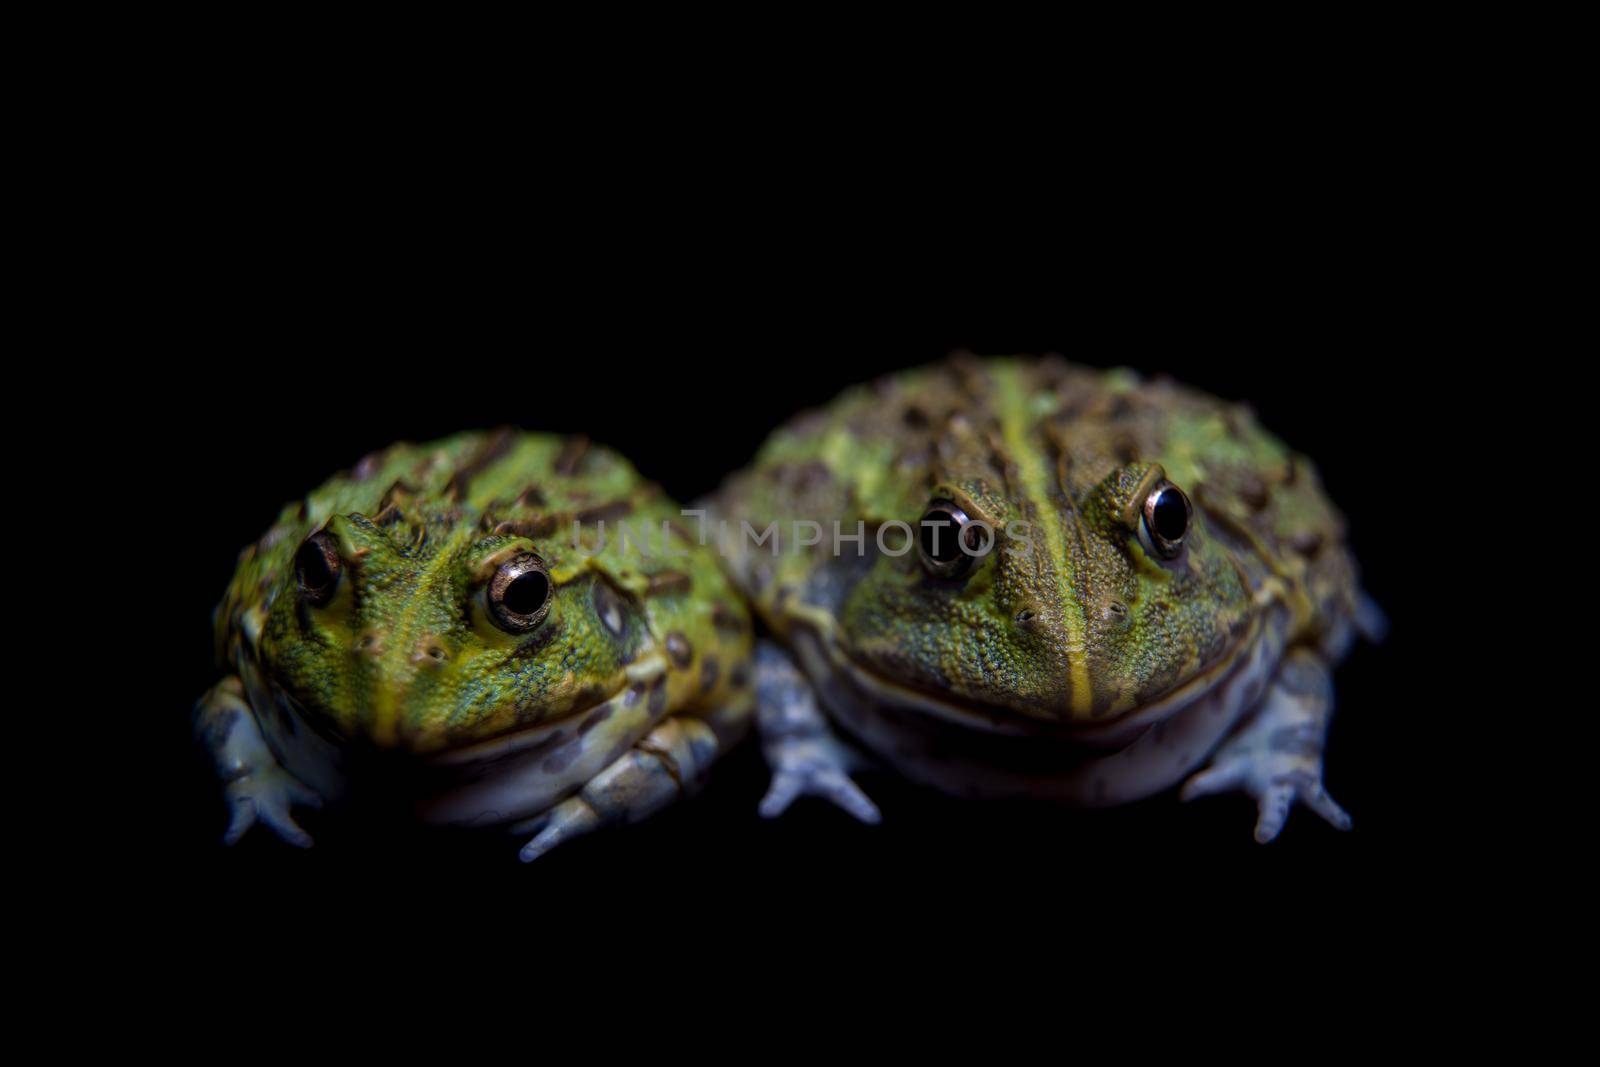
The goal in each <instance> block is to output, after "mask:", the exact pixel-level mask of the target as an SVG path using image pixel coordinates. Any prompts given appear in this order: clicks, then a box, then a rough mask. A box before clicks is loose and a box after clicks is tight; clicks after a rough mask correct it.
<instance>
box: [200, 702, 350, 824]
mask: <svg viewBox="0 0 1600 1067" xmlns="http://www.w3.org/2000/svg"><path fill="white" fill-rule="evenodd" d="M194 729H195V735H196V737H197V738H198V739H199V740H200V742H201V744H203V745H204V746H205V748H206V750H207V751H208V752H209V753H210V754H211V759H212V762H213V764H214V766H215V767H216V771H217V777H218V778H220V779H221V780H222V782H223V783H224V784H223V787H222V796H223V799H224V800H225V801H227V804H228V829H227V831H226V832H224V833H223V835H222V843H223V844H225V845H232V844H236V843H237V842H238V841H239V839H240V838H242V837H243V836H244V835H245V832H246V831H247V830H249V829H250V827H252V826H254V825H255V824H256V823H257V822H260V823H262V824H263V825H265V826H266V827H267V828H268V829H270V830H271V831H272V832H273V833H275V834H277V835H278V836H279V837H280V838H282V839H283V840H284V841H287V842H288V843H289V844H291V845H294V846H295V847H297V848H310V847H311V835H310V834H308V833H306V832H305V831H304V830H302V829H301V828H300V827H299V826H298V825H297V824H296V823H295V821H294V818H293V817H292V816H291V815H290V814H289V811H290V809H291V808H292V807H294V805H296V804H299V805H302V806H304V807H308V808H320V807H322V797H320V796H318V795H317V793H316V792H315V791H314V790H313V789H311V788H310V787H309V786H307V785H306V784H305V783H303V782H301V781H300V779H298V778H296V777H295V776H294V775H292V774H290V773H289V772H288V771H286V770H284V769H283V767H282V766H281V765H280V764H279V763H278V761H277V758H276V757H274V756H273V754H272V750H271V749H270V748H269V747H268V746H267V742H266V740H265V739H264V738H263V737H262V735H261V726H260V724H259V723H258V722H257V721H256V716H255V712H254V711H252V710H251V708H250V702H249V700H248V699H247V698H246V697H245V691H244V685H243V683H242V682H241V681H240V680H239V678H238V676H237V675H229V676H228V677H227V678H224V679H223V680H222V681H220V682H218V683H217V684H216V685H215V686H212V688H211V689H210V690H209V691H208V692H207V693H206V694H205V696H203V697H201V698H200V700H199V701H198V702H197V703H196V704H195V708H194Z"/></svg>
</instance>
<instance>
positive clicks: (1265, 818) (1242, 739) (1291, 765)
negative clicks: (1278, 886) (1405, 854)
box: [1180, 649, 1351, 843]
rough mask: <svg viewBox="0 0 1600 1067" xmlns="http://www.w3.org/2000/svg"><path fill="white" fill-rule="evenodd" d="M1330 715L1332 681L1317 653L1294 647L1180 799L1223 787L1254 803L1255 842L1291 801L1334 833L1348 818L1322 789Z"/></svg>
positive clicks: (1279, 822)
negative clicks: (1257, 701) (1257, 702)
mask: <svg viewBox="0 0 1600 1067" xmlns="http://www.w3.org/2000/svg"><path fill="white" fill-rule="evenodd" d="M1332 717H1333V681H1332V679H1330V678H1329V677H1328V669H1327V667H1325V666H1324V665H1323V663H1322V661H1321V660H1320V659H1318V658H1317V656H1316V655H1315V654H1314V653H1312V652H1310V651H1307V650H1305V649H1297V650H1296V651H1294V652H1291V653H1290V654H1289V655H1288V656H1287V657H1285V659H1284V661H1283V663H1282V665H1281V666H1279V668H1278V673H1277V675H1276V676H1275V677H1274V678H1273V681H1272V685H1271V686H1269V687H1268V689H1267V693H1266V695H1265V696H1264V697H1263V698H1262V700H1261V703H1260V705H1259V706H1258V707H1257V708H1256V710H1255V711H1254V712H1251V713H1249V714H1248V715H1247V716H1246V718H1245V719H1244V720H1243V721H1242V722H1241V723H1240V725H1239V726H1237V727H1236V728H1235V729H1234V731H1233V733H1232V734H1230V735H1229V736H1228V737H1227V738H1225V739H1224V740H1223V742H1222V745H1221V747H1220V748H1218V749H1217V751H1216V752H1215V753H1214V754H1213V755H1212V757H1211V761H1210V764H1209V765H1208V766H1207V767H1206V769H1205V770H1203V771H1201V772H1200V773H1198V774H1196V775H1194V776H1193V777H1192V778H1190V779H1189V780H1188V782H1186V783H1185V784H1184V787H1183V791H1182V793H1181V794H1180V796H1181V799H1183V800H1192V799H1194V798H1195V797H1199V796H1205V795H1207V794H1210V793H1221V792H1225V791H1227V790H1231V789H1237V790H1241V791H1242V792H1245V793H1248V794H1249V795H1250V796H1252V797H1254V798H1255V801H1256V807H1257V819H1256V830H1255V836H1256V840H1257V841H1260V842H1262V843H1266V842H1268V841H1271V840H1272V839H1273V838H1275V837H1277V836H1278V833H1279V831H1281V830H1282V829H1283V824H1284V821H1285V820H1286V819H1288V817H1289V807H1290V805H1291V804H1293V803H1294V801H1296V800H1298V801H1300V802H1301V803H1303V804H1305V805H1306V806H1307V807H1309V808H1310V809H1311V810H1312V811H1314V812H1316V813H1317V814H1318V815H1321V816H1322V817H1323V818H1324V819H1326V820H1327V821H1328V822H1329V823H1331V824H1332V825H1333V826H1335V827H1336V828H1338V829H1340V830H1348V829H1350V825H1351V823H1350V816H1349V815H1347V814H1346V813H1345V811H1344V809H1343V808H1341V807H1340V806H1339V805H1338V804H1336V803H1335V802H1334V800H1333V798H1332V797H1330V796H1329V795H1328V791H1327V790H1326V789H1324V788H1323V785H1322V749H1323V744H1324V742H1325V741H1326V739H1327V736H1328V722H1329V720H1330V719H1332Z"/></svg>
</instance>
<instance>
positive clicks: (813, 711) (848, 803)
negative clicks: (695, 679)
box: [756, 642, 883, 823]
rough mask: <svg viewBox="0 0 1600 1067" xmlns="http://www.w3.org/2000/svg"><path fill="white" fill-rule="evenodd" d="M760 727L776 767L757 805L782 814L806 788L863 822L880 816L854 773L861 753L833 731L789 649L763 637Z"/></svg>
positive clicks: (758, 682)
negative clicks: (851, 775)
mask: <svg viewBox="0 0 1600 1067" xmlns="http://www.w3.org/2000/svg"><path fill="white" fill-rule="evenodd" d="M756 703H757V707H756V729H757V731H758V732H759V733H760V735H761V751H762V753H763V754H764V755H765V756H766V758H767V764H768V766H770V767H771V768H772V784H771V785H769V786H768V787H767V794H766V796H764V797H762V798H761V806H760V808H759V809H758V810H759V811H760V813H761V815H762V817H763V818H767V819H771V818H775V817H776V816H778V815H781V814H782V813H783V811H784V810H785V809H786V808H788V807H789V805H790V804H792V803H794V800H795V798H796V797H799V796H801V795H802V794H810V795H811V796H817V797H821V798H823V799H824V800H828V801H832V802H833V803H834V804H837V805H838V806H839V807H841V808H843V809H844V810H845V811H847V812H849V813H850V814H851V815H854V816H855V817H856V818H857V819H860V820H861V821H862V822H864V823H876V822H880V821H881V820H882V818H883V816H882V815H880V814H879V813H878V806H877V805H876V804H874V803H873V802H872V801H871V799H870V798H868V796H867V795H866V794H865V793H863V792H862V791H861V787H860V786H858V785H856V783H855V782H854V781H853V780H852V779H851V778H850V774H849V771H850V770H851V769H852V768H854V767H855V766H857V765H858V764H859V762H860V761H859V758H858V757H857V756H856V755H855V753H854V752H853V751H851V750H850V749H849V748H848V747H847V746H846V745H845V744H844V743H843V742H841V741H840V740H839V739H838V738H837V737H835V736H834V734H833V731H832V730H831V729H830V728H829V726H828V721H827V719H826V718H825V717H824V716H823V714H822V709H820V708H819V707H817V698H816V694H815V693H814V692H813V691H812V689H811V686H810V685H809V684H807V682H806V680H805V678H804V677H802V676H801V674H800V671H799V670H798V669H797V668H796V667H795V665H794V664H793V663H792V662H791V661H790V659H789V657H788V655H787V654H786V653H784V652H783V651H782V650H781V649H780V648H778V647H777V646H775V645H771V644H768V643H767V642H762V643H761V644H760V645H759V646H758V647H757V648H756Z"/></svg>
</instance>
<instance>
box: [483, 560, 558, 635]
mask: <svg viewBox="0 0 1600 1067" xmlns="http://www.w3.org/2000/svg"><path fill="white" fill-rule="evenodd" d="M553 591H554V587H553V586H552V585H551V584H550V572H549V571H548V570H546V569H545V565H544V560H542V559H540V558H539V557H538V556H535V555H533V554H532V553H525V554H523V555H520V556H514V557H512V558H511V559H509V560H507V561H506V562H504V563H502V564H500V569H499V570H497V571H495V572H494V577H493V578H491V579H489V588H488V590H486V593H485V595H486V596H487V598H488V601H489V614H490V616H492V617H493V618H494V624H495V625H496V626H498V627H500V629H502V630H504V631H505V632H506V633H509V634H521V633H527V632H528V631H529V630H531V629H533V628H534V627H535V626H538V625H539V623H540V621H541V620H543V619H544V617H545V615H546V613H548V612H549V610H550V599H551V593H552V592H553Z"/></svg>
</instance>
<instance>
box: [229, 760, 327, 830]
mask: <svg viewBox="0 0 1600 1067" xmlns="http://www.w3.org/2000/svg"><path fill="white" fill-rule="evenodd" d="M224 796H225V798H226V800H227V803H228V829H227V830H226V831H225V832H224V833H223V835H222V843H223V844H225V845H233V844H237V843H238V842H239V840H240V839H241V838H243V837H244V835H245V833H246V832H247V831H248V830H249V829H250V828H251V827H252V826H254V825H256V823H258V822H259V823H261V824H262V825H263V826H265V827H267V829H269V830H271V831H272V832H273V833H274V834H276V835H277V836H278V837H279V839H280V840H282V841H284V842H285V843H287V844H290V845H293V846H294V847H296V848H310V847H311V845H312V839H311V835H310V834H308V833H306V832H305V830H304V829H303V828H301V826H300V825H299V824H298V823H296V822H295V821H294V816H293V814H292V809H293V808H294V807H295V806H296V805H299V806H301V807H306V808H312V809H316V808H320V807H322V797H320V796H318V795H317V793H316V792H314V791H313V790H311V789H310V788H308V787H307V786H306V785H305V784H304V783H302V782H301V781H300V780H299V779H297V778H295V777H293V776H292V775H290V774H289V773H288V772H286V771H282V770H277V769H268V770H266V771H257V772H254V773H252V774H249V775H246V776H244V777H242V778H238V779H235V780H234V781H232V782H230V783H229V784H228V786H227V789H226V790H225V791H224Z"/></svg>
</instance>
